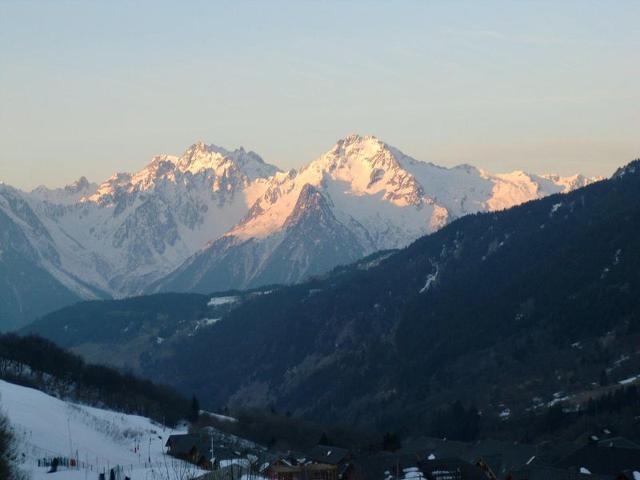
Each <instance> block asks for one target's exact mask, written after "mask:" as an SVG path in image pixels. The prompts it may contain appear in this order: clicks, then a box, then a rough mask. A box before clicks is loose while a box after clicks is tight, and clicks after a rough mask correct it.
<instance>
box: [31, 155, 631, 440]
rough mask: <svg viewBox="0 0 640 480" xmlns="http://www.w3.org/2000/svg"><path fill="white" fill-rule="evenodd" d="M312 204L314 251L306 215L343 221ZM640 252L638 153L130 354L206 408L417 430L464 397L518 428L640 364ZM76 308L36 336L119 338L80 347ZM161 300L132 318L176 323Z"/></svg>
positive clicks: (110, 311) (320, 200) (236, 297)
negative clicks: (517, 422)
mask: <svg viewBox="0 0 640 480" xmlns="http://www.w3.org/2000/svg"><path fill="white" fill-rule="evenodd" d="M305 196H306V198H307V201H306V202H304V205H306V206H308V205H312V207H309V208H307V207H306V206H305V208H304V209H302V208H297V207H298V206H296V208H295V209H294V211H295V212H296V213H295V215H293V216H291V217H290V218H291V219H292V222H291V223H289V224H288V226H287V227H286V228H290V227H292V228H300V235H301V236H302V237H303V238H304V239H305V240H308V241H309V242H314V240H315V237H314V232H312V231H309V230H306V229H305V218H306V217H307V213H308V212H309V213H310V216H311V218H314V219H321V221H322V222H324V223H325V224H327V225H329V226H332V225H333V222H334V217H332V216H331V215H329V211H328V208H329V207H330V205H331V203H330V202H329V201H328V200H326V199H324V197H322V196H321V195H320V190H317V189H312V188H307V189H306V190H305ZM307 210H308V212H307ZM331 228H332V229H333V231H335V232H336V233H335V235H336V237H337V238H339V237H340V235H341V231H340V230H339V229H337V228H336V227H333V226H332V227H331ZM639 242H640V162H638V161H636V162H633V163H631V164H629V165H628V166H627V167H625V168H624V169H621V170H619V171H618V172H617V173H616V175H614V177H613V178H612V179H610V180H606V181H602V182H598V183H595V184H593V185H589V186H587V187H585V188H581V189H579V190H576V191H573V192H571V193H568V194H562V195H553V196H550V197H548V198H544V199H541V200H536V201H533V202H529V203H526V204H524V205H521V206H519V207H515V208H512V209H510V210H506V211H502V212H493V213H483V214H476V215H469V216H466V217H464V218H461V219H459V220H457V221H454V222H452V223H451V224H449V225H447V226H445V227H444V228H442V229H441V230H439V231H438V232H436V233H434V234H431V235H428V236H425V237H423V238H420V239H419V240H417V241H416V242H414V243H413V244H411V245H410V246H409V247H407V248H405V249H402V250H400V251H398V252H395V253H393V252H390V253H387V254H381V255H378V256H375V257H371V258H368V259H365V260H362V261H360V262H358V263H356V264H353V265H351V266H349V267H341V268H338V269H336V270H334V271H333V272H332V273H330V274H328V275H325V276H323V277H318V278H316V279H314V280H312V281H310V282H307V283H303V284H299V285H296V286H291V287H280V288H271V289H269V290H262V291H257V292H249V293H245V294H241V295H240V294H229V295H231V296H226V297H222V298H215V299H212V300H211V302H209V303H210V305H206V306H201V307H199V308H202V309H203V310H200V311H198V313H196V314H194V315H192V316H191V317H190V318H193V319H192V320H189V321H190V322H192V323H190V324H189V325H190V327H189V328H188V329H187V330H185V329H184V328H183V329H182V330H180V329H179V328H174V333H171V332H169V334H166V335H164V336H163V337H162V343H161V344H156V345H154V346H152V345H151V344H147V345H146V346H145V347H144V348H142V349H141V348H140V346H139V345H138V346H137V347H136V348H137V350H133V346H134V343H133V342H132V341H131V340H125V341H124V342H125V344H124V346H123V345H120V346H119V348H127V347H126V345H129V348H131V351H132V352H135V354H134V355H138V356H139V358H140V362H139V368H140V371H142V372H143V373H145V374H146V375H149V376H152V377H153V378H155V379H158V380H162V381H164V382H169V383H171V384H173V385H175V386H177V387H179V388H180V389H183V390H184V391H186V392H196V394H197V395H198V396H199V397H200V398H201V399H206V402H207V405H208V406H210V407H219V406H222V405H225V404H229V405H232V406H235V407H237V406H239V405H245V406H262V407H264V406H275V407H276V408H277V409H279V410H281V411H286V410H289V411H291V412H293V413H295V414H300V415H305V416H308V417H312V418H316V419H320V420H324V421H331V422H335V421H344V422H347V423H350V424H354V425H362V426H376V427H380V428H387V427H389V426H393V427H394V428H398V429H400V428H401V429H404V430H406V431H418V430H420V429H423V430H424V429H425V428H429V426H430V425H431V421H432V419H433V415H434V412H436V411H437V409H438V408H439V407H441V406H443V405H448V404H451V403H452V402H454V401H455V400H462V401H463V402H464V403H466V404H470V403H474V404H475V405H476V406H477V407H478V408H480V409H481V410H482V411H483V412H484V413H483V415H485V416H486V417H487V418H495V419H498V418H501V417H500V415H511V416H513V417H518V416H520V417H521V418H522V417H523V416H524V415H527V414H528V412H530V411H535V409H536V408H538V407H540V406H544V405H551V404H553V402H555V401H556V400H557V399H558V398H560V397H562V396H563V395H564V397H566V398H564V400H563V401H566V402H572V401H576V402H578V401H579V399H580V398H582V399H586V398H588V396H589V395H596V394H598V392H599V391H598V390H597V389H598V388H600V387H594V385H596V386H597V385H598V384H599V382H600V383H602V382H601V373H602V371H605V370H606V371H608V372H609V373H608V375H609V381H611V382H612V383H614V384H617V382H621V384H626V383H624V382H627V383H629V382H633V381H634V380H633V378H635V376H634V375H637V372H640V359H639V358H638V355H636V350H637V344H638V343H637V342H638V341H640V303H639V302H638V298H640V277H639V276H638V273H637V272H638V271H640V252H639V251H638V248H637V245H638V244H639ZM286 253H287V254H288V252H286ZM287 258H291V257H287ZM159 298H162V296H160V297H159ZM124 302H127V301H124ZM198 302H202V303H204V301H203V300H202V299H200V300H198ZM95 305H96V308H97V309H98V311H102V314H101V315H93V316H96V317H99V316H101V317H102V318H110V315H116V316H118V315H125V316H126V311H127V308H126V305H119V306H118V307H117V308H116V307H115V306H114V305H113V304H112V302H104V303H100V302H98V303H96V304H95ZM101 306H102V309H101ZM76 308H78V307H72V308H71V309H68V310H67V311H64V312H60V313H54V314H51V315H49V316H47V317H45V318H44V319H42V320H41V321H39V322H37V323H36V324H34V325H33V326H32V327H31V328H30V329H29V331H32V332H37V333H41V334H43V335H45V336H47V337H49V338H52V339H54V340H55V341H57V342H60V343H62V344H63V345H65V346H70V347H72V348H73V349H75V350H76V351H83V352H84V353H85V354H88V355H91V353H92V351H94V350H93V349H95V348H96V345H97V344H100V345H102V348H108V346H109V345H110V340H109V336H108V335H104V336H103V338H102V339H101V340H99V341H96V339H92V340H87V339H86V338H85V337H84V335H83V334H82V333H81V331H82V329H86V328H87V327H86V324H87V322H89V323H90V322H92V318H91V317H89V316H86V315H74V310H75V309H76ZM158 308H160V307H154V308H151V309H150V310H149V312H148V313H147V314H144V312H143V313H142V314H141V318H140V319H139V321H136V322H134V323H135V324H139V325H145V326H146V327H145V328H147V329H149V328H151V327H150V325H152V324H153V321H154V320H153V319H154V318H167V317H166V316H164V315H163V314H162V311H161V309H160V310H157V309H158ZM117 312H120V314H118V313H117ZM123 312H124V313H123ZM93 316H92V317H93ZM200 317H202V318H200ZM127 318H129V317H127ZM177 324H178V323H176V325H177ZM180 325H183V327H184V326H185V325H187V324H186V323H180ZM63 326H64V333H63V328H62V327H63ZM185 328H186V327H185ZM147 331H148V332H151V333H147V335H149V336H151V335H155V333H153V332H152V331H151V330H147ZM151 338H154V337H151ZM620 358H623V359H625V360H624V361H621V360H620ZM629 378H632V380H629ZM574 399H575V400H574ZM532 409H533V410H532ZM505 412H508V413H505Z"/></svg>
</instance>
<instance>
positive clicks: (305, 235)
mask: <svg viewBox="0 0 640 480" xmlns="http://www.w3.org/2000/svg"><path fill="white" fill-rule="evenodd" d="M590 181H591V180H590V179H586V178H584V177H582V176H575V177H567V178H563V177H558V176H546V177H545V176H537V175H528V174H525V173H522V172H514V173H511V174H504V175H490V174H488V173H486V172H484V171H481V170H478V169H476V168H474V167H470V166H460V167H455V168H451V169H448V168H442V167H438V166H436V165H433V164H429V163H425V162H420V161H417V160H414V159H412V158H410V157H408V156H406V155H404V154H403V153H401V152H400V151H399V150H397V149H395V148H393V147H390V146H388V145H386V144H384V143H383V142H381V141H380V140H378V139H377V138H375V137H371V136H364V137H363V136H358V135H351V136H349V137H347V138H345V139H343V140H340V141H338V142H337V143H336V145H335V146H334V147H333V148H332V149H331V150H330V151H329V152H327V153H326V154H324V155H322V156H321V157H320V158H318V159H317V160H315V161H313V162H311V163H310V164H309V165H307V166H306V167H304V168H302V169H301V170H300V171H295V170H292V171H289V172H281V171H279V170H278V168H277V167H275V166H273V165H269V164H267V163H265V162H264V161H263V160H262V159H261V158H260V157H259V156H258V155H257V154H256V153H254V152H251V151H246V150H244V149H243V148H239V149H237V150H234V151H229V150H225V149H223V148H221V147H217V146H215V145H205V144H204V143H202V142H200V143H196V144H194V145H192V146H191V147H189V148H188V149H187V150H186V151H185V152H184V153H183V154H182V155H181V156H171V155H158V156H156V157H154V158H153V159H152V161H151V162H150V163H149V164H148V165H147V166H146V167H144V168H143V169H141V170H140V171H137V172H134V173H118V174H115V175H113V176H112V177H111V178H109V179H107V180H106V181H104V182H102V183H100V184H94V183H91V182H89V181H88V180H87V179H86V178H84V177H82V178H81V179H80V180H78V181H77V182H75V183H74V184H72V185H69V186H67V187H64V188H59V189H47V188H45V187H39V188H36V189H35V190H33V191H32V192H21V191H19V190H16V189H11V192H12V193H11V195H12V196H13V197H15V198H20V199H21V202H24V204H25V205H27V206H28V207H29V210H30V211H31V212H32V215H33V218H34V219H36V220H37V223H38V225H39V227H38V228H37V229H33V228H27V227H26V226H25V225H24V224H18V227H16V228H18V229H19V230H20V231H21V232H22V235H24V238H25V241H26V244H28V245H29V246H30V247H29V248H32V249H33V250H34V251H35V252H36V254H33V255H31V259H32V264H33V266H34V268H37V269H40V270H43V271H45V272H47V273H48V274H49V275H51V276H52V277H53V278H54V279H56V280H57V281H58V282H59V283H60V285H59V286H60V287H61V288H64V289H66V290H69V291H70V292H71V294H72V297H73V298H103V297H105V296H113V297H122V296H127V295H132V294H137V293H140V292H143V291H147V292H151V291H167V290H176V291H202V292H211V291H214V290H227V289H229V288H244V287H251V286H259V285H264V284H268V283H274V282H277V283H294V282H298V281H300V280H302V279H304V278H307V277H309V276H310V275H314V274H318V273H323V272H326V271H328V270H329V269H331V268H333V267H334V266H336V265H338V264H344V263H349V262H352V261H354V260H357V259H358V258H362V257H363V256H364V255H367V254H368V253H371V252H374V251H377V250H380V249H388V248H398V247H402V246H405V245H407V244H408V243H410V242H411V241H413V240H414V239H416V238H418V237H419V236H420V235H423V234H425V233H429V232H432V231H434V230H436V229H438V228H440V227H442V226H443V225H445V224H447V223H448V222H450V221H451V220H452V219H455V218H458V217H460V216H462V215H464V214H467V213H473V212H476V211H485V210H496V209H501V208H506V207H509V206H512V205H514V204H518V203H521V202H523V201H527V200H531V199H534V198H539V197H541V196H545V195H548V194H550V193H555V192H559V191H567V190H569V189H572V188H575V187H577V186H580V185H583V184H586V183H589V182H590ZM8 189H9V187H5V191H8ZM0 209H2V210H4V211H5V213H11V212H10V208H9V207H8V204H7V203H3V204H0ZM52 259H55V260H52ZM5 271H7V272H8V270H7V268H6V266H5ZM15 275H18V273H17V272H13V273H11V272H9V273H6V276H7V278H14V277H15ZM12 276H13V277H12ZM29 295H30V294H29V292H28V291H26V292H18V293H17V294H16V295H14V294H11V297H12V300H11V302H12V304H14V305H17V303H18V302H17V301H16V298H18V297H20V298H21V299H22V300H21V302H22V303H23V304H25V303H29V302H28V298H29ZM60 298H61V299H62V298H65V299H68V297H67V296H66V295H63V296H61V297H60ZM65 301H68V300H65ZM56 306H62V304H59V303H56ZM9 316H16V318H17V319H18V320H17V321H16V322H14V323H20V322H23V321H28V320H31V319H32V317H31V316H27V315H26V314H24V313H20V311H19V310H16V309H15V308H12V309H7V312H6V314H5V316H4V317H3V318H1V319H0V323H4V322H7V321H11V322H13V320H9Z"/></svg>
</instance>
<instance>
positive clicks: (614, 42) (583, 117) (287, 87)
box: [0, 0, 640, 188]
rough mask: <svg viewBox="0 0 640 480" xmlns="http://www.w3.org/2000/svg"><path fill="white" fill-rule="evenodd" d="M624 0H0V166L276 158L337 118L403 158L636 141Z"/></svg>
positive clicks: (500, 163) (637, 71)
mask: <svg viewBox="0 0 640 480" xmlns="http://www.w3.org/2000/svg"><path fill="white" fill-rule="evenodd" d="M638 52H640V1H632V2H631V1H630V2H625V1H621V0H620V1H615V2H586V1H576V2H570V1H558V0H556V1H549V2H497V1H491V2H489V1H486V2H482V1H469V2H454V1H446V2H445V1H442V2H436V1H429V2H428V1H416V2H409V1H394V2H391V1H389V2H381V1H368V2H364V1H361V2H360V1H351V2H304V1H278V2H276V1H256V2H243V1H236V2H211V1H207V2H204V1H203V2H194V1H183V2H182V1H181V2H178V1H175V2H162V1H157V0H156V1H131V2H124V1H121V2H118V1H106V0H105V1H102V2H97V1H96V2H91V1H83V2H80V1H78V2H68V1H53V0H52V1H41V2H35V1H31V2H30V1H15V2H9V1H6V0H2V1H0V180H3V181H5V182H6V183H10V184H13V185H16V186H19V187H22V188H31V187H33V186H35V185H37V184H46V185H50V186H56V185H62V184H64V183H68V182H70V181H72V180H74V179H75V178H77V177H79V176H80V175H86V176H88V177H89V178H90V179H91V180H94V181H101V180H104V179H105V178H106V177H108V176H110V175H111V174H112V173H113V172H115V171H131V170H135V169H138V168H140V167H142V166H143V165H144V164H146V163H147V162H148V161H149V159H150V157H151V156H152V155H154V154H156V153H181V152H182V151H183V150H184V149H185V148H186V147H187V146H188V145H190V144H192V143H194V142H195V141H197V140H204V141H205V142H207V143H216V144H218V145H222V146H225V147H227V148H235V147H237V146H239V145H243V146H244V147H245V148H248V149H253V150H255V151H256V152H258V153H260V154H261V155H262V156H263V157H264V158H265V160H267V161H269V162H272V163H275V164H277V165H279V166H281V167H283V168H290V167H297V166H300V165H302V164H304V163H306V162H308V161H310V160H312V159H313V158H315V157H317V156H318V155H320V154H321V153H323V152H324V151H325V150H327V149H328V148H330V147H331V146H332V145H333V143H334V142H335V140H337V139H338V138H341V137H343V136H345V135H347V134H349V133H352V132H356V133H363V134H374V135H377V136H378V137H380V138H381V139H383V140H384V141H386V142H388V143H390V144H392V145H395V146H397V147H399V148H400V149H402V150H403V151H405V153H407V154H410V155H412V156H414V157H416V158H418V159H421V160H429V161H433V162H435V163H439V164H442V165H447V166H451V165H455V164H458V163H471V164H474V165H477V166H479V167H484V168H486V169H489V170H491V171H504V170H512V169H523V170H528V171H536V172H546V171H557V172H560V173H564V174H566V173H571V172H576V171H581V172H584V173H587V174H601V175H608V174H610V173H611V172H612V171H613V170H614V169H615V167H617V166H618V165H620V164H622V163H625V162H627V161H629V160H631V159H633V158H635V157H638V156H640V128H639V127H640V87H639V86H638V85H639V84H640V80H639V79H640V61H639V60H640V55H639V54H638Z"/></svg>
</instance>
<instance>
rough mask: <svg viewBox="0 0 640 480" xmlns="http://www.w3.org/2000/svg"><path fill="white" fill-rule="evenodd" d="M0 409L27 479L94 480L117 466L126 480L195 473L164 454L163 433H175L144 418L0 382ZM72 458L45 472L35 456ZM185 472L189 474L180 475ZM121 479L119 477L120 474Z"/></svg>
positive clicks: (175, 476)
mask: <svg viewBox="0 0 640 480" xmlns="http://www.w3.org/2000/svg"><path fill="white" fill-rule="evenodd" d="M0 408H1V409H2V412H3V413H4V414H5V415H6V416H7V417H8V419H9V422H10V423H11V426H12V428H13V430H14V432H15V434H16V437H17V443H18V445H17V447H18V452H19V456H20V458H21V469H22V470H23V471H25V472H26V473H28V474H29V475H30V476H31V478H32V479H33V480H40V479H49V480H80V479H82V480H84V479H97V478H98V473H99V472H103V471H106V473H107V475H106V478H109V474H108V473H109V469H110V468H112V467H114V466H116V465H120V466H122V468H123V470H124V473H125V474H126V475H127V476H129V477H130V478H131V479H132V480H138V479H149V480H151V479H153V480H156V479H167V480H168V479H170V478H177V477H178V476H180V477H181V478H191V477H192V476H196V475H197V474H199V473H200V472H198V471H197V470H196V469H194V468H193V467H192V466H191V465H189V464H187V463H185V462H180V461H177V460H175V459H173V458H172V457H169V456H167V455H165V454H164V444H165V442H166V440H167V438H168V436H169V435H171V434H174V433H181V431H180V430H172V429H168V428H165V427H163V426H162V425H158V424H156V423H155V422H153V421H151V420H149V419H148V418H145V417H141V416H138V415H126V414H122V413H118V412H113V411H110V410H103V409H99V408H94V407H88V406H84V405H78V404H74V403H70V402H66V401H63V400H60V399H57V398H55V397H52V396H50V395H47V394H45V393H43V392H41V391H39V390H35V389H32V388H27V387H22V386H18V385H14V384H11V383H8V382H5V381H2V380H0ZM51 457H66V458H74V459H77V461H78V463H79V467H77V468H76V469H64V468H63V469H61V470H60V471H59V472H57V473H54V474H48V473H47V471H48V468H46V467H38V459H43V458H51ZM185 472H189V473H192V474H193V475H191V474H189V475H186V476H183V475H184V474H185ZM123 478H124V477H123Z"/></svg>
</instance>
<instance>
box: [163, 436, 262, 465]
mask: <svg viewBox="0 0 640 480" xmlns="http://www.w3.org/2000/svg"><path fill="white" fill-rule="evenodd" d="M165 447H166V448H167V453H168V454H169V455H171V456H174V457H176V458H180V459H183V460H186V461H188V462H191V463H193V464H195V465H197V466H199V467H200V468H202V469H204V470H214V469H218V468H222V467H227V466H229V465H233V464H236V465H240V466H242V467H243V468H248V466H249V460H248V459H247V458H246V457H245V456H243V455H242V454H241V452H239V451H237V450H234V449H232V448H229V447H226V446H224V445H222V446H221V445H217V444H212V440H211V437H208V436H205V435H202V434H190V433H189V434H183V435H171V436H169V438H168V439H167V442H166V443H165Z"/></svg>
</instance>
